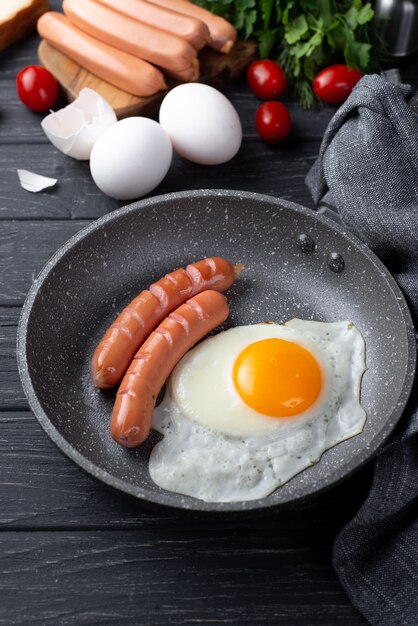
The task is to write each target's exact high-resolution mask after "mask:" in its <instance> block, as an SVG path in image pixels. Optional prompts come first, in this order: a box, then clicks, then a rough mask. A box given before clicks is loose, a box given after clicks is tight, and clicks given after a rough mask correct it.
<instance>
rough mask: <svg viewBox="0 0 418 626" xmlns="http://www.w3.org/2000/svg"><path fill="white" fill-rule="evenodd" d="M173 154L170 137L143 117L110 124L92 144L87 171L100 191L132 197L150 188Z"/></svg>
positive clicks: (161, 174)
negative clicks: (88, 170) (88, 169)
mask: <svg viewBox="0 0 418 626" xmlns="http://www.w3.org/2000/svg"><path fill="white" fill-rule="evenodd" d="M172 156H173V148H172V146H171V141H170V137H169V136H168V135H167V133H166V132H165V131H164V130H163V129H162V128H161V126H160V124H158V123H157V122H154V121H153V120H150V119H148V118H146V117H129V118H127V119H124V120H121V121H120V122H117V123H116V124H113V126H111V127H110V128H108V129H107V130H105V132H104V133H103V134H102V135H101V136H100V137H99V139H98V140H97V141H96V143H95V144H94V147H93V150H92V153H91V158H90V171H91V175H92V176H93V180H94V182H95V183H96V185H97V186H98V187H99V189H101V191H103V193H105V194H107V195H108V196H111V197H112V198H117V199H119V200H132V199H133V198H139V197H140V196H144V195H145V194H147V193H149V192H150V191H152V190H153V189H154V188H155V187H156V186H157V185H159V184H160V182H161V181H162V180H163V178H164V176H165V175H166V174H167V172H168V168H169V167H170V164H171V159H172Z"/></svg>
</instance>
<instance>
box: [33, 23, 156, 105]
mask: <svg viewBox="0 0 418 626" xmlns="http://www.w3.org/2000/svg"><path fill="white" fill-rule="evenodd" d="M38 33H39V35H40V36H41V37H42V38H43V39H45V40H46V41H47V42H48V43H50V44H51V46H54V48H57V50H60V52H62V53H63V54H66V55H67V56H68V57H70V59H72V60H73V61H75V62H76V63H79V64H80V65H81V66H82V67H84V68H85V69H86V70H88V71H89V72H92V73H93V74H95V75H96V76H98V77H99V78H101V79H102V80H105V81H107V82H108V83H110V84H112V85H114V86H115V87H118V88H119V89H123V90H124V91H127V92H128V93H131V94H134V95H135V96H143V97H145V96H152V95H153V94H155V93H157V91H160V89H166V88H167V85H166V84H165V82H164V77H163V75H162V73H161V72H160V71H159V70H157V68H156V67H154V66H153V65H151V64H150V63H147V62H146V61H143V60H142V59H138V58H137V57H134V56H132V55H131V54H127V53H126V52H122V50H116V49H115V48H112V47H111V46H108V45H107V44H105V43H102V42H101V41H98V40H97V39H94V38H93V37H90V36H89V35H87V34H86V33H83V32H82V31H81V30H79V29H78V28H76V27H75V26H74V25H73V24H71V22H70V20H69V19H68V18H66V17H65V15H62V14H61V13H55V12H54V11H48V13H44V14H43V15H42V17H40V18H39V20H38Z"/></svg>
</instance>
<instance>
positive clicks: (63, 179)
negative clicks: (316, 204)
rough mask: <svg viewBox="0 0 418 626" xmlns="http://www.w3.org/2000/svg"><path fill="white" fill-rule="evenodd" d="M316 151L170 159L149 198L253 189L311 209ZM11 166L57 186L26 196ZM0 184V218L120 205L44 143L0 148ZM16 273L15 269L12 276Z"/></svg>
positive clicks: (84, 215) (297, 146) (72, 215)
mask: <svg viewBox="0 0 418 626" xmlns="http://www.w3.org/2000/svg"><path fill="white" fill-rule="evenodd" d="M318 148H319V144H318V143H317V142H307V143H306V144H304V143H302V142H297V141H293V142H291V143H289V144H288V145H286V146H269V145H267V144H263V143H262V142H258V141H246V142H244V144H243V146H242V148H241V150H240V152H239V154H238V155H237V156H236V157H235V158H234V159H232V161H230V162H229V163H226V164H224V165H220V166H217V167H214V166H212V167H208V166H204V165H197V164H195V163H191V162H190V161H186V160H184V159H182V158H180V157H177V156H175V157H174V159H173V163H172V166H171V168H170V170H169V172H168V174H167V176H166V178H165V179H164V180H163V182H162V183H161V184H160V185H159V186H158V187H157V188H156V189H155V190H154V191H153V192H152V194H150V195H157V194H161V193H168V192H172V191H181V190H184V189H186V188H187V189H202V188H205V189H213V188H217V187H218V188H219V187H221V188H224V189H241V190H245V191H254V190H255V189H257V191H259V192H260V193H266V194H270V195H272V196H279V197H282V198H286V199H289V200H294V201H297V202H300V203H301V204H304V205H307V206H312V200H311V197H310V194H309V191H308V189H307V187H306V186H305V182H304V180H305V176H306V173H307V171H308V170H309V168H310V166H311V165H312V164H313V162H314V160H315V157H316V155H317V152H318ZM17 167H20V168H23V169H33V170H34V171H36V172H37V173H38V174H43V175H45V176H51V177H53V178H58V184H57V187H56V188H53V189H49V190H46V191H44V192H41V193H38V194H34V193H29V192H27V191H25V190H24V189H22V188H21V186H20V184H19V180H18V177H17V172H16V168H17ZM0 182H1V183H3V184H2V185H1V188H0V219H13V220H38V219H60V220H61V219H92V218H96V217H100V216H101V215H105V214H106V213H109V212H110V211H112V210H113V209H115V208H118V207H119V206H123V204H125V203H124V202H118V201H117V200H114V199H112V198H109V197H107V196H105V195H104V194H103V193H101V191H100V190H99V189H98V188H97V187H96V185H95V184H94V182H93V180H92V178H91V175H90V169H89V165H88V163H87V162H81V161H75V160H74V159H71V158H70V157H67V156H65V155H64V154H62V153H61V152H59V151H58V150H56V149H55V148H53V147H52V146H51V145H49V144H41V145H27V146H25V149H24V151H23V150H22V147H21V145H10V146H8V148H7V150H5V149H4V150H1V151H0ZM28 244H29V245H30V242H28ZM56 244H57V245H58V241H57V242H56ZM0 256H2V251H1V250H0ZM17 261H18V260H17ZM19 271H20V268H19V267H18V266H17V267H16V272H19ZM0 302H1V292H0Z"/></svg>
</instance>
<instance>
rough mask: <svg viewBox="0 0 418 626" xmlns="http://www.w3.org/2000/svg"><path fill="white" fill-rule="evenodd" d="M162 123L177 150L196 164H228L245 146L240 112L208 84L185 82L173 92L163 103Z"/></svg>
mask: <svg viewBox="0 0 418 626" xmlns="http://www.w3.org/2000/svg"><path fill="white" fill-rule="evenodd" d="M160 124H161V126H162V127H163V128H164V129H165V130H166V131H167V133H168V134H169V135H170V137H171V141H172V143H173V148H174V150H175V151H176V152H177V153H178V154H179V155H180V156H182V157H184V158H185V159H188V160H189V161H193V162H194V163H201V164H202V165H217V164H219V163H225V162H226V161H229V160H230V159H232V158H233V157H234V156H235V155H236V153H237V152H238V150H239V148H240V146H241V141H242V128H241V122H240V119H239V116H238V113H237V112H236V110H235V109H234V107H233V106H232V104H231V103H230V101H229V100H228V99H227V98H226V97H225V96H224V95H223V94H222V93H221V92H220V91H218V90H217V89H214V88H213V87H209V86H208V85H202V84H200V83H185V84H183V85H179V86H178V87H175V88H174V89H172V90H171V91H169V92H168V94H167V95H166V96H165V98H164V100H163V102H162V104H161V108H160Z"/></svg>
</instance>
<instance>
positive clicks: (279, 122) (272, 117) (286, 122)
mask: <svg viewBox="0 0 418 626" xmlns="http://www.w3.org/2000/svg"><path fill="white" fill-rule="evenodd" d="M291 124H292V122H291V119H290V114H289V111H288V110H287V108H286V107H285V105H284V104H282V103H281V102H276V101H273V102H264V103H263V104H262V105H261V106H260V107H258V109H257V113H256V114H255V126H256V129H257V132H258V134H259V135H260V137H261V139H264V141H267V143H280V142H281V141H283V140H284V139H286V137H287V136H288V135H289V133H290V128H291Z"/></svg>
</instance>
